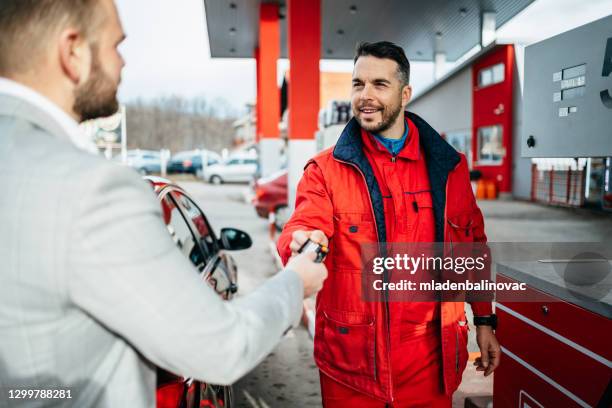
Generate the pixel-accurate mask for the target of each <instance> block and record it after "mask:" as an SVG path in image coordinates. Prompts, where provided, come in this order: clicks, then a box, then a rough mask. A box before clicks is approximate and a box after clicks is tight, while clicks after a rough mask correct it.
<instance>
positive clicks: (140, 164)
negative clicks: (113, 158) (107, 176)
mask: <svg viewBox="0 0 612 408" xmlns="http://www.w3.org/2000/svg"><path fill="white" fill-rule="evenodd" d="M120 158H121V156H118V159H120ZM126 164H127V165H128V166H130V167H132V168H134V169H136V170H137V171H138V172H139V173H140V174H142V175H147V174H152V173H159V172H161V156H160V154H159V152H158V151H155V150H140V149H136V150H128V151H127V162H126Z"/></svg>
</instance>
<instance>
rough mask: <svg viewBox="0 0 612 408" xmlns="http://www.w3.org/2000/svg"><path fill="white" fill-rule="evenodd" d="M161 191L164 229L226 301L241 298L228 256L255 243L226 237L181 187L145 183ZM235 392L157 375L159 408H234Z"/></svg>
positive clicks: (235, 234)
mask: <svg viewBox="0 0 612 408" xmlns="http://www.w3.org/2000/svg"><path fill="white" fill-rule="evenodd" d="M145 180H147V181H148V182H149V183H150V184H151V185H152V187H153V189H154V190H155V193H156V194H157V198H158V200H159V203H160V205H161V208H162V214H163V219H164V223H165V224H166V227H167V228H168V232H169V233H170V236H171V237H172V239H173V240H174V242H175V244H176V246H177V247H178V248H179V249H180V250H181V251H182V252H183V254H185V256H186V257H187V258H189V260H190V261H191V262H192V263H193V265H194V266H195V267H196V268H197V270H198V271H199V273H200V275H201V277H202V284H208V285H209V286H210V287H211V288H213V289H214V290H215V291H216V292H217V293H218V294H219V296H221V297H222V298H223V299H226V300H229V299H231V298H232V296H233V295H234V293H236V292H237V290H238V286H237V268H236V264H235V262H234V260H233V258H232V257H231V256H230V255H229V254H227V251H232V250H239V249H246V248H249V247H250V246H251V244H252V241H251V238H250V237H249V235H248V234H247V233H245V232H242V231H240V230H237V229H234V228H223V229H222V230H221V234H220V237H219V238H217V236H216V235H215V232H214V231H213V229H212V228H211V227H210V224H209V223H208V220H207V219H206V216H205V215H204V212H202V210H201V209H200V207H198V205H197V204H196V203H195V201H194V200H193V199H192V198H191V197H189V195H188V194H187V193H186V192H185V190H183V189H182V188H181V187H179V186H177V185H176V184H173V183H172V182H171V181H169V180H166V179H163V178H160V177H145ZM232 405H233V396H232V388H231V386H230V387H227V386H216V385H211V384H206V383H203V382H199V381H194V380H193V379H191V378H185V377H181V376H178V375H175V374H172V373H169V372H167V371H165V370H162V369H160V368H158V370H157V408H200V407H226V408H227V407H231V406H232Z"/></svg>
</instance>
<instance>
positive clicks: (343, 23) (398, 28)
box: [204, 0, 533, 62]
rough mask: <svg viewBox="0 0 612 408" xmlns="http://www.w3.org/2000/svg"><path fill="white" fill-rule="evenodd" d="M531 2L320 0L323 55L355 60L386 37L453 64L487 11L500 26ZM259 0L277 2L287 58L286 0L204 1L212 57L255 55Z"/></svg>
mask: <svg viewBox="0 0 612 408" xmlns="http://www.w3.org/2000/svg"><path fill="white" fill-rule="evenodd" d="M532 2H533V0H427V1H423V0H376V1H374V0H321V32H322V42H321V58H325V59H352V58H353V52H354V50H355V45H356V44H357V43H358V42H360V41H370V42H372V41H381V40H388V41H392V42H395V43H397V44H399V45H401V46H402V47H404V49H405V51H406V53H407V56H408V58H409V59H410V60H411V61H432V60H434V54H435V53H445V54H446V61H449V62H453V61H455V60H457V59H458V58H460V57H461V56H462V55H463V54H465V53H466V52H467V51H469V50H470V49H472V48H473V47H474V46H475V45H477V44H480V43H481V32H482V22H483V18H482V16H483V14H489V13H494V15H495V19H494V21H495V25H496V27H497V28H499V27H501V26H502V25H503V24H505V23H506V22H508V21H509V20H510V19H511V18H512V17H514V16H515V15H516V14H518V13H519V12H520V11H521V10H523V9H524V8H525V7H527V6H528V5H529V4H531V3H532ZM261 3H273V4H278V5H279V18H280V21H281V24H280V38H281V57H283V58H287V57H288V52H287V24H286V14H287V13H286V3H287V1H285V0H278V1H262V0H204V6H205V10H206V23H207V27H208V37H209V41H210V53H211V56H212V57H213V58H253V51H254V49H255V48H256V47H257V46H258V44H259V10H260V4H261Z"/></svg>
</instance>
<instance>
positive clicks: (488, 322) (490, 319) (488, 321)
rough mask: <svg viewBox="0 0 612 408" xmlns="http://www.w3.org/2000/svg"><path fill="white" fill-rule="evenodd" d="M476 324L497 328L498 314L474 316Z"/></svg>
mask: <svg viewBox="0 0 612 408" xmlns="http://www.w3.org/2000/svg"><path fill="white" fill-rule="evenodd" d="M474 326H491V327H492V328H493V330H495V329H497V315H496V314H491V315H489V316H474Z"/></svg>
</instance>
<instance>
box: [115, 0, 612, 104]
mask: <svg viewBox="0 0 612 408" xmlns="http://www.w3.org/2000/svg"><path fill="white" fill-rule="evenodd" d="M116 2H117V6H118V8H119V14H120V15H121V18H122V22H123V26H124V29H125V31H126V33H127V35H128V38H127V40H126V41H125V43H124V44H123V45H122V46H121V52H122V53H123V56H124V58H125V59H126V61H127V65H126V67H125V69H124V72H123V83H122V85H121V91H120V98H121V100H122V101H123V102H127V101H130V100H134V99H136V98H142V99H151V98H154V97H158V96H162V95H173V94H174V95H181V96H185V97H194V96H205V97H206V98H208V99H210V100H215V99H217V100H220V99H224V100H226V101H227V103H228V104H229V105H230V106H231V107H232V108H233V109H235V110H242V109H243V107H244V106H245V104H246V103H248V102H253V101H254V99H255V62H254V60H253V59H212V58H210V51H209V47H208V34H207V29H206V19H205V17H204V1H203V0H173V1H168V0H116ZM610 14H612V0H536V1H535V2H534V3H533V4H532V5H530V6H529V7H527V8H526V9H525V10H523V11H522V12H521V13H520V14H518V15H517V16H516V17H515V18H514V19H513V20H511V21H510V22H508V23H506V25H504V26H503V27H501V28H500V29H499V30H498V33H497V34H498V38H500V39H502V40H504V41H506V42H508V41H510V42H520V43H527V44H529V43H531V42H534V41H540V40H542V39H545V38H548V37H550V36H553V35H556V34H559V33H561V32H563V31H567V30H569V29H572V28H574V27H577V26H580V25H583V24H586V23H588V22H590V21H593V20H596V19H599V18H602V17H605V16H607V15H610ZM287 65H288V64H287V62H286V61H281V62H280V63H279V68H280V69H281V70H282V69H284V68H286V67H287ZM351 67H352V64H351V62H350V61H346V62H335V61H323V62H322V64H321V68H322V69H323V70H341V71H350V70H351ZM432 77H433V71H432V64H430V63H413V64H412V73H411V82H412V84H413V88H414V91H415V93H418V92H419V90H421V89H423V88H424V87H426V86H427V85H428V84H430V83H431V82H432V80H433V78H432Z"/></svg>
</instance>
